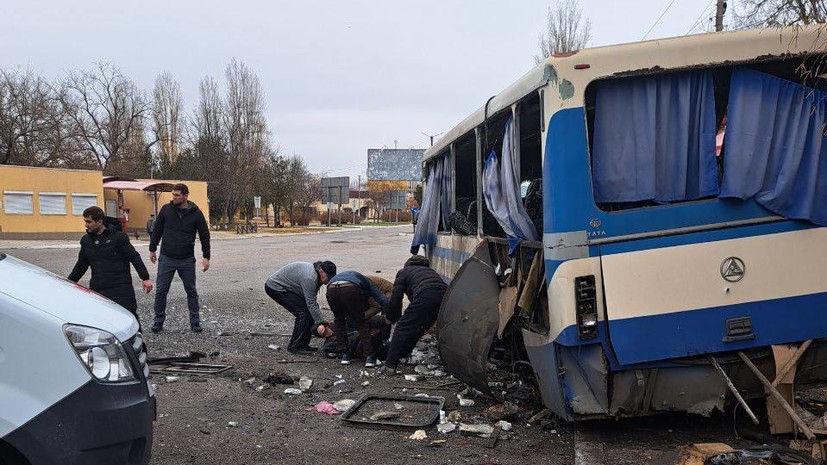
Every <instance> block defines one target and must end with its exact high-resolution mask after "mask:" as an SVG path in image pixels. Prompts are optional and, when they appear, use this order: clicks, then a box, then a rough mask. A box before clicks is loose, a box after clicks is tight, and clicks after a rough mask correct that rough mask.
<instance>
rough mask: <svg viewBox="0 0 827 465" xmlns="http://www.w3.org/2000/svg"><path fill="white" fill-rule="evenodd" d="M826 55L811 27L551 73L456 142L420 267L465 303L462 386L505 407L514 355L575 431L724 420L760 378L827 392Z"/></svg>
mask: <svg viewBox="0 0 827 465" xmlns="http://www.w3.org/2000/svg"><path fill="white" fill-rule="evenodd" d="M826 47H827V44H825V43H824V38H823V37H821V36H820V35H819V33H818V31H817V30H816V29H808V28H804V29H797V30H794V31H793V30H780V31H779V30H764V31H738V32H726V33H715V34H703V35H697V36H690V37H681V38H674V39H665V40H653V41H648V42H639V43H633V44H627V45H618V46H608V47H600V48H594V49H588V50H581V51H578V52H572V53H568V54H563V55H557V56H553V57H550V58H548V59H546V60H545V61H544V62H543V63H541V64H540V65H539V66H537V67H536V68H534V69H533V70H531V71H530V72H529V73H528V74H526V75H525V76H523V77H522V78H520V79H519V80H518V81H517V82H516V83H514V84H513V85H511V86H510V87H508V88H507V89H505V90H504V91H503V92H501V93H500V94H498V95H495V96H493V97H491V98H490V99H489V100H488V101H487V102H485V104H484V105H483V106H482V108H480V109H479V110H478V111H476V112H474V113H473V114H471V115H470V116H469V117H467V118H466V119H465V120H464V121H462V122H461V123H459V125H457V126H456V127H454V128H453V129H451V130H450V131H449V132H448V133H446V135H445V136H444V137H442V138H441V140H439V141H438V142H437V143H435V144H434V145H433V146H432V147H431V148H430V149H429V150H428V151H427V152H426V153H425V155H424V158H423V169H424V177H425V189H424V198H423V201H422V206H421V210H420V215H419V221H418V224H417V226H416V230H415V233H414V240H413V244H412V253H417V252H418V251H419V250H420V247H421V246H422V247H424V253H425V254H426V255H427V257H428V258H429V259H430V261H431V266H432V267H433V268H434V269H435V270H436V271H437V272H439V273H440V274H441V275H442V276H443V277H444V279H445V280H446V281H447V282H449V283H450V288H449V291H448V293H447V294H446V297H445V300H444V302H443V305H442V308H441V310H440V316H439V320H438V321H437V325H438V329H439V336H438V338H439V343H440V344H439V347H440V353H441V355H442V358H443V361H444V362H445V364H446V366H447V368H448V369H449V371H450V372H451V373H452V374H453V375H454V376H456V377H457V378H458V379H460V380H462V381H464V382H465V383H467V384H469V385H470V386H473V387H475V388H477V389H479V390H481V391H483V392H486V393H488V394H494V395H496V393H492V390H491V388H490V386H489V382H488V380H487V379H486V373H487V370H488V369H489V356H490V352H491V349H492V343H493V341H495V340H497V339H502V338H512V340H513V341H516V342H515V343H513V344H511V345H510V346H508V347H511V348H513V349H512V352H513V353H514V356H515V358H516V360H515V361H514V363H515V364H522V365H523V366H526V365H529V364H530V367H531V370H533V374H534V376H535V377H536V380H537V383H538V385H539V390H540V392H541V395H542V399H543V402H544V403H545V404H546V406H547V407H549V408H550V409H551V410H552V411H553V412H555V413H556V414H557V415H559V416H561V417H563V418H565V419H567V420H578V419H589V418H607V417H623V416H639V415H647V414H651V413H655V412H663V411H685V412H693V413H700V414H708V413H709V412H711V411H713V410H723V409H724V408H725V403H727V402H729V401H731V399H733V394H732V393H731V392H730V390H729V389H728V385H727V381H728V380H731V382H732V385H733V388H732V389H733V390H737V391H738V392H739V393H740V395H741V396H743V397H744V398H747V399H749V398H758V397H763V396H764V395H765V391H764V385H762V382H763V381H761V380H760V377H759V376H758V375H757V374H756V373H755V371H754V370H753V368H755V370H757V371H760V372H761V374H763V376H764V377H765V378H767V379H769V380H772V379H773V378H775V376H776V374H777V373H778V372H779V371H781V370H782V368H783V369H784V370H786V373H791V376H793V377H794V380H795V383H796V385H798V386H804V385H812V384H816V383H821V382H822V381H824V379H825V378H827V363H825V362H824V360H827V344H825V343H824V340H823V339H822V338H824V337H825V336H827V260H825V258H824V257H825V256H826V255H827V229H825V228H824V227H823V226H824V225H825V224H827V139H825V127H827V89H826V88H825V87H827V82H825V77H827V74H821V73H824V71H822V72H821V73H819V72H818V68H819V67H820V66H821V65H822V61H821V60H822V59H823V55H822V54H823V52H824V50H825V48H826ZM781 349H786V350H788V351H790V350H792V351H793V352H795V357H793V358H794V359H795V360H794V362H795V363H792V362H791V363H790V364H789V365H790V367H786V366H782V365H786V363H782V362H781V361H782V359H783V360H785V361H786V360H788V359H789V358H790V357H785V358H782V357H781V356H780V355H779V354H780V353H781ZM796 349H798V350H796ZM805 349H806V350H805ZM520 354H523V355H524V357H525V360H520V359H519V358H520ZM745 359H746V360H745ZM716 365H717V366H719V367H720V370H718V369H716ZM751 366H752V367H751ZM764 381H766V379H765V380H764Z"/></svg>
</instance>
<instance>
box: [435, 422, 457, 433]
mask: <svg viewBox="0 0 827 465" xmlns="http://www.w3.org/2000/svg"><path fill="white" fill-rule="evenodd" d="M436 429H437V431H439V432H440V433H442V434H448V433H451V432H453V431H455V430H456V429H457V425H456V424H454V423H442V424H440V425H437V427H436Z"/></svg>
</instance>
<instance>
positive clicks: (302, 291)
mask: <svg viewBox="0 0 827 465" xmlns="http://www.w3.org/2000/svg"><path fill="white" fill-rule="evenodd" d="M335 275H336V265H335V264H334V263H333V262H329V261H324V262H315V263H308V262H294V263H290V264H289V265H286V266H284V267H283V268H280V269H278V270H276V271H275V272H274V273H273V274H271V275H270V277H269V278H267V282H265V283H264V292H266V293H267V295H268V296H270V298H271V299H273V300H275V301H276V303H278V304H279V305H281V306H282V307H284V308H285V309H287V311H288V312H290V313H292V314H293V316H295V317H296V320H295V322H294V323H293V334H292V335H291V336H290V343H289V344H287V351H288V352H290V353H291V354H302V355H311V354H313V353H315V349H314V348H313V347H310V331H311V329H312V328H313V324H314V323H315V324H316V326H318V325H320V324H322V323H325V324H327V322H326V321H325V320H324V318H323V317H322V310H321V309H320V308H319V303H318V302H317V301H316V295H317V294H318V293H319V289H320V288H321V287H322V284H327V283H328V281H330V278H331V277H333V276H335Z"/></svg>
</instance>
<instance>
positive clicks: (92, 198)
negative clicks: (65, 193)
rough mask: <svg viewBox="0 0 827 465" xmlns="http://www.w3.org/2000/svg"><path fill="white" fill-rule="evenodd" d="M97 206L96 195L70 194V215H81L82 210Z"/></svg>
mask: <svg viewBox="0 0 827 465" xmlns="http://www.w3.org/2000/svg"><path fill="white" fill-rule="evenodd" d="M97 204H98V196H97V194H72V214H73V215H83V210H86V209H87V208H89V207H94V206H95V205H97Z"/></svg>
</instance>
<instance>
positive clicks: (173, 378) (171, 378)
mask: <svg viewBox="0 0 827 465" xmlns="http://www.w3.org/2000/svg"><path fill="white" fill-rule="evenodd" d="M164 380H165V381H166V382H167V383H174V382H176V381H180V380H181V377H180V376H167V377H166V378H164Z"/></svg>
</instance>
